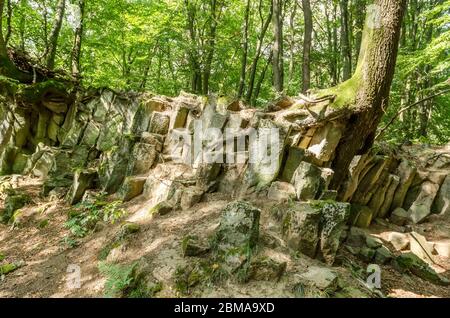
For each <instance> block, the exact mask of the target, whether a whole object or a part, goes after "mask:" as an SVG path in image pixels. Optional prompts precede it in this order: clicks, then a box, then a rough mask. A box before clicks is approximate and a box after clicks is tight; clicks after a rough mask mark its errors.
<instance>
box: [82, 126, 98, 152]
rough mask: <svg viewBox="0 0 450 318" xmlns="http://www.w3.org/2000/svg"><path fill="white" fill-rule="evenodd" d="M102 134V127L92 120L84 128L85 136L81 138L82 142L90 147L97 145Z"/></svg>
mask: <svg viewBox="0 0 450 318" xmlns="http://www.w3.org/2000/svg"><path fill="white" fill-rule="evenodd" d="M99 135H100V128H99V125H98V124H95V123H94V122H92V121H90V122H89V123H88V124H87V125H86V128H85V129H84V134H83V137H82V138H81V144H83V145H86V146H88V147H91V148H93V147H95V145H96V144H97V140H98V137H99Z"/></svg>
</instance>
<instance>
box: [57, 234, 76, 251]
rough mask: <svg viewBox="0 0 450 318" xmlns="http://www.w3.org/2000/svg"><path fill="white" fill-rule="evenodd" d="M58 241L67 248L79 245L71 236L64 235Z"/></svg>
mask: <svg viewBox="0 0 450 318" xmlns="http://www.w3.org/2000/svg"><path fill="white" fill-rule="evenodd" d="M60 243H61V244H63V245H65V246H67V247H69V248H75V247H77V246H79V245H80V242H79V241H78V240H77V239H74V238H73V237H71V236H64V237H63V238H62V239H61V241H60Z"/></svg>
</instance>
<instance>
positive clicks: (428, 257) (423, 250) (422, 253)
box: [408, 232, 434, 264]
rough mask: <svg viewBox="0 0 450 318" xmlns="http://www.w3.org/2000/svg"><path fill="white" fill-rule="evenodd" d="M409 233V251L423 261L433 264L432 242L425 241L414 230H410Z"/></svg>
mask: <svg viewBox="0 0 450 318" xmlns="http://www.w3.org/2000/svg"><path fill="white" fill-rule="evenodd" d="M408 235H409V249H410V250H411V253H413V254H415V255H417V256H418V257H420V258H421V259H423V260H424V261H425V262H427V263H430V264H433V262H434V261H433V255H432V253H433V249H434V247H433V244H432V243H429V242H427V239H426V238H425V237H424V236H423V235H420V234H419V233H416V232H411V233H409V234H408Z"/></svg>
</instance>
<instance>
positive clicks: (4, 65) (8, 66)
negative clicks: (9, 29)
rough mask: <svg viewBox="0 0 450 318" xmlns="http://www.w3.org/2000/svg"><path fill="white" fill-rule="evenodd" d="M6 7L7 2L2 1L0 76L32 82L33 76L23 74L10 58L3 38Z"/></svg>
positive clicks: (0, 0) (0, 15)
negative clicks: (4, 10)
mask: <svg viewBox="0 0 450 318" xmlns="http://www.w3.org/2000/svg"><path fill="white" fill-rule="evenodd" d="M4 7H5V0H0V74H1V75H3V76H7V77H10V78H13V79H16V80H18V81H20V82H30V81H31V80H32V76H31V75H30V74H26V73H24V72H21V71H20V70H19V69H18V68H17V67H16V66H15V65H14V63H13V62H12V61H11V59H10V58H9V56H8V49H7V47H6V42H5V38H4V37H3V9H4Z"/></svg>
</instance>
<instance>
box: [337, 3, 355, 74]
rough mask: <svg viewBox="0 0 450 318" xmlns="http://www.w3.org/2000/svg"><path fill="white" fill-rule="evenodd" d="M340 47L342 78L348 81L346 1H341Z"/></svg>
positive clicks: (348, 36) (350, 72)
mask: <svg viewBox="0 0 450 318" xmlns="http://www.w3.org/2000/svg"><path fill="white" fill-rule="evenodd" d="M340 6H341V47H342V63H343V70H342V77H343V80H344V81H346V80H348V79H349V78H350V77H351V75H352V50H351V46H350V28H349V14H348V0H341V1H340Z"/></svg>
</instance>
